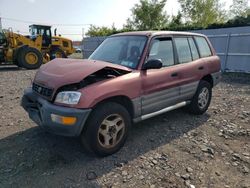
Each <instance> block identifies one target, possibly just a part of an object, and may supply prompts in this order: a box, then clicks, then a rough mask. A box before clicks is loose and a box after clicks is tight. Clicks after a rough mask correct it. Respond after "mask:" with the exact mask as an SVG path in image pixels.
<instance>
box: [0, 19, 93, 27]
mask: <svg viewBox="0 0 250 188" xmlns="http://www.w3.org/2000/svg"><path fill="white" fill-rule="evenodd" d="M2 19H4V20H9V21H14V22H21V23H28V24H30V23H33V24H34V23H38V24H44V25H55V26H86V25H91V24H81V23H79V24H78V23H77V24H63V23H53V24H52V23H43V22H36V21H28V20H21V19H15V18H7V17H2Z"/></svg>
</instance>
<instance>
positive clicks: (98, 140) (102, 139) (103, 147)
mask: <svg viewBox="0 0 250 188" xmlns="http://www.w3.org/2000/svg"><path fill="white" fill-rule="evenodd" d="M130 125H131V120H130V115H129V113H128V112H127V110H126V109H125V108H124V107H123V106H121V105H120V104H117V103H113V102H112V103H111V102H110V103H104V104H102V105H100V106H97V108H96V109H94V111H93V112H92V113H91V115H90V117H89V119H88V121H87V124H86V128H85V129H84V131H83V132H82V135H81V141H82V144H83V146H84V147H85V149H87V150H88V151H90V152H94V153H95V154H96V155H98V156H107V155H111V154H113V153H115V152H117V151H119V150H120V148H121V147H122V146H123V145H124V143H125V141H126V138H127V135H128V131H129V127H130Z"/></svg>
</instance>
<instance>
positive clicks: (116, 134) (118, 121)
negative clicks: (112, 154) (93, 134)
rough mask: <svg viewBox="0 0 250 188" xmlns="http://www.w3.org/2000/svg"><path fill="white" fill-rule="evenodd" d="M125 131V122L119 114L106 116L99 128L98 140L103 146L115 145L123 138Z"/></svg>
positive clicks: (110, 146)
mask: <svg viewBox="0 0 250 188" xmlns="http://www.w3.org/2000/svg"><path fill="white" fill-rule="evenodd" d="M124 131H125V123H124V120H123V118H122V116H120V115H119V114H112V115H109V116H108V117H106V118H105V119H104V120H103V121H102V123H101V125H100V127H99V130H98V142H99V144H100V145H101V146H102V147H105V148H112V147H115V146H116V145H117V144H118V143H119V142H120V141H121V139H122V137H123V135H124Z"/></svg>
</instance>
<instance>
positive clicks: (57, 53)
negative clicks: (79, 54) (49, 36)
mask: <svg viewBox="0 0 250 188" xmlns="http://www.w3.org/2000/svg"><path fill="white" fill-rule="evenodd" d="M66 57H67V56H66V54H65V52H64V51H63V50H62V49H60V48H54V49H52V50H51V52H50V59H51V60H52V59H55V58H66Z"/></svg>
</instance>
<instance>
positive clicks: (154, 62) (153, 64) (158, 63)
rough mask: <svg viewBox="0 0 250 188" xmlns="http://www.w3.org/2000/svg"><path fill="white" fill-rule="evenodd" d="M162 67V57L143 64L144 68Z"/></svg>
mask: <svg viewBox="0 0 250 188" xmlns="http://www.w3.org/2000/svg"><path fill="white" fill-rule="evenodd" d="M160 68H162V61H161V60H160V59H150V60H148V61H147V62H146V63H145V64H144V65H143V66H142V70H148V69H160Z"/></svg>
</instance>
